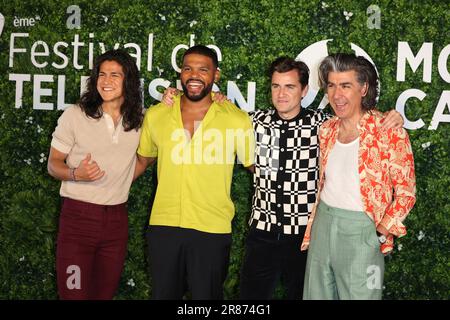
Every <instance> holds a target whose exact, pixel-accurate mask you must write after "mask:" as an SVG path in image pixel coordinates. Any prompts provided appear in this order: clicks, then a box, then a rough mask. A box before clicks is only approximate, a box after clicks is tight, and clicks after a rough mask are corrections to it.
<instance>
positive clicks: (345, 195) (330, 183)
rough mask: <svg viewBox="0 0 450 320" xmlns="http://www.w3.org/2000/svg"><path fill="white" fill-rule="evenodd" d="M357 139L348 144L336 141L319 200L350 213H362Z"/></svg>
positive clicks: (328, 162) (330, 155)
mask: <svg viewBox="0 0 450 320" xmlns="http://www.w3.org/2000/svg"><path fill="white" fill-rule="evenodd" d="M358 149H359V138H357V139H355V140H353V141H352V142H350V143H340V142H339V141H338V140H336V143H335V145H334V146H333V149H331V151H330V154H329V156H328V161H327V165H326V169H325V185H324V187H323V189H322V192H321V193H320V199H321V200H323V201H324V202H325V203H326V204H328V205H330V206H332V207H336V208H341V209H347V210H352V211H364V206H363V202H362V198H361V191H360V180H359V173H358Z"/></svg>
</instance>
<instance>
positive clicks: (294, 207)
mask: <svg viewBox="0 0 450 320" xmlns="http://www.w3.org/2000/svg"><path fill="white" fill-rule="evenodd" d="M251 116H252V119H253V128H254V130H255V135H256V158H255V174H254V175H253V177H254V178H253V184H254V188H255V191H254V194H253V203H252V214H251V217H250V221H249V224H250V226H252V227H255V228H257V229H260V230H265V231H270V232H275V233H282V234H299V233H301V232H304V227H302V228H301V227H300V226H305V225H306V223H307V221H308V214H309V213H310V212H311V210H312V207H313V205H314V202H315V201H316V193H317V183H318V181H317V180H318V177H319V161H318V158H319V139H318V133H319V127H320V125H321V124H322V123H323V122H324V121H326V120H328V119H329V118H330V116H329V115H327V114H325V113H324V112H323V111H322V110H313V109H304V108H302V109H301V112H300V114H299V115H298V116H296V117H295V118H293V119H290V120H283V119H281V118H280V117H279V116H278V114H277V112H276V110H265V111H262V110H258V111H256V112H254V113H253V114H252V115H251Z"/></svg>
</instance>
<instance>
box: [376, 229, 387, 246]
mask: <svg viewBox="0 0 450 320" xmlns="http://www.w3.org/2000/svg"><path fill="white" fill-rule="evenodd" d="M377 236H378V241H379V242H380V243H381V244H383V243H385V242H386V240H387V239H386V236H385V235H384V234H382V233H379V232H378V231H377Z"/></svg>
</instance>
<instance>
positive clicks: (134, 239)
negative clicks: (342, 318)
mask: <svg viewBox="0 0 450 320" xmlns="http://www.w3.org/2000/svg"><path fill="white" fill-rule="evenodd" d="M71 5H77V6H78V9H79V15H78V16H77V15H76V12H75V11H72V9H70V8H69V7H70V6H71ZM370 5H377V6H378V7H379V9H380V11H379V13H380V15H379V17H380V19H379V20H378V22H380V24H379V28H369V26H368V20H370V21H372V22H373V21H375V22H376V18H377V17H376V15H375V16H374V15H373V13H370V12H372V11H370V10H369V13H368V8H369V6H370ZM68 11H69V12H68ZM344 11H345V12H344ZM74 12H75V15H74ZM0 13H1V15H2V16H0V23H1V21H2V20H4V26H3V30H2V31H1V30H0V32H1V34H0V74H1V82H0V92H1V95H0V124H1V125H0V189H1V194H0V299H56V298H57V293H56V280H55V240H56V235H57V228H58V215H59V207H60V199H59V186H60V183H59V182H58V181H56V180H54V179H52V178H51V177H50V176H49V175H48V174H47V165H46V162H47V156H48V151H49V146H50V141H51V133H52V132H53V130H54V128H55V126H56V120H57V119H58V117H59V116H60V115H61V110H57V108H56V103H57V95H56V92H57V90H58V81H57V80H56V79H57V77H56V76H58V75H65V90H64V92H65V101H66V102H67V103H69V102H75V101H76V100H77V98H78V97H79V93H80V81H81V80H80V78H81V76H87V75H88V74H89V69H88V56H89V50H90V49H89V48H90V46H92V47H91V48H92V49H91V50H92V52H93V53H94V56H97V55H98V54H99V52H100V45H99V43H100V42H102V43H104V46H105V47H106V49H109V48H111V47H112V45H113V44H114V43H116V42H117V43H119V44H120V46H121V47H122V46H123V45H124V44H126V43H136V44H139V46H140V48H141V49H142V61H141V73H142V78H143V79H144V96H145V105H146V107H148V106H150V105H152V104H154V103H156V102H157V101H156V100H155V99H153V98H152V97H151V96H150V94H149V91H148V86H149V84H150V82H151V81H152V80H153V79H156V78H160V77H161V78H164V79H167V80H169V81H170V82H171V83H172V86H174V85H175V80H176V79H177V77H178V74H177V73H176V71H175V70H174V68H173V67H172V65H171V53H172V50H173V49H174V48H175V47H176V46H177V45H178V44H185V45H189V41H190V37H191V35H195V38H194V42H195V43H199V44H200V43H201V44H213V45H216V46H217V47H218V48H220V50H221V53H222V60H223V61H222V63H221V70H222V79H221V81H220V82H219V87H221V88H222V90H223V91H225V92H226V88H227V81H234V82H235V84H236V85H237V86H238V88H239V90H240V91H241V93H242V95H243V97H244V98H245V99H247V88H248V87H247V83H248V82H255V84H256V103H255V106H256V108H259V109H266V108H268V107H270V100H269V82H268V79H267V76H266V68H267V66H268V64H269V63H270V61H272V60H273V59H275V58H276V57H278V56H280V55H289V56H293V57H296V56H297V55H298V54H299V53H300V52H301V51H302V50H303V49H305V48H306V47H307V46H309V45H310V44H313V43H315V42H318V41H321V40H325V39H333V41H332V42H330V43H329V45H328V50H329V52H338V51H351V50H350V47H349V43H350V42H353V43H355V44H357V45H358V46H359V47H361V48H363V49H364V50H365V51H366V52H367V53H368V54H369V55H370V57H371V58H372V59H373V61H374V62H375V64H376V66H377V68H378V71H379V73H380V77H381V80H382V81H381V92H382V94H381V98H380V101H379V109H381V110H383V111H384V110H387V109H391V108H394V107H395V105H396V102H397V98H398V97H399V95H400V94H401V93H402V92H404V91H405V90H407V89H411V88H415V89H419V90H422V91H423V92H424V93H425V94H426V97H425V98H424V99H423V100H422V101H421V100H419V99H416V98H412V99H409V100H408V101H407V104H406V107H405V113H406V116H407V117H408V119H410V120H411V121H414V120H417V119H420V118H421V119H422V120H423V121H424V123H425V126H423V127H422V128H420V129H417V130H409V134H410V137H411V140H412V144H413V149H414V156H415V163H416V170H417V203H416V205H415V207H414V209H413V210H412V211H411V213H410V215H409V216H408V217H407V220H406V221H405V223H406V225H407V227H408V234H407V236H405V237H404V238H402V239H400V240H399V241H397V242H396V247H395V250H394V252H393V253H392V254H391V255H390V256H388V257H387V258H386V261H387V265H386V275H385V291H384V298H385V299H448V298H449V297H450V274H449V270H450V268H449V267H450V263H449V252H450V250H449V248H450V237H449V234H450V232H449V231H450V219H449V212H450V205H449V203H448V202H449V201H448V200H449V197H448V192H449V180H450V175H449V171H450V160H449V142H450V139H449V132H450V126H449V125H448V123H446V122H441V123H440V124H439V126H438V128H437V129H436V130H428V126H429V124H430V122H431V119H432V117H433V114H434V112H435V110H436V107H437V105H438V102H439V101H440V99H444V98H445V97H447V98H446V99H447V101H446V102H445V100H442V101H444V102H441V103H444V104H445V110H444V112H443V113H444V114H447V115H448V114H449V113H450V108H449V103H450V102H449V101H448V100H449V98H448V95H449V91H447V90H448V80H447V81H445V79H443V77H441V76H440V73H439V70H438V59H439V56H440V53H441V52H442V51H443V49H444V48H446V47H448V45H449V43H450V41H449V40H450V39H449V35H450V32H449V31H450V30H449V21H450V11H449V3H448V1H433V0H422V1H406V0H399V1H387V0H383V1H357V0H341V1H336V2H334V1H329V0H327V1H316V0H309V1H281V0H278V1H269V0H265V1H264V0H261V1H257V0H239V1H230V0H226V1H208V0H197V1H173V0H165V1H157V0H156V1H139V0H136V1H122V2H117V1H112V0H96V1H92V0H78V1H76V0H73V1H67V0H63V1H49V0H41V1H39V0H27V1H18V0H13V1H8V2H7V1H2V2H1V6H0ZM2 17H3V19H1V18H2ZM371 19H372V20H371ZM373 19H375V20H373ZM370 21H369V22H370ZM78 22H79V25H80V28H76V25H77V23H78ZM369 24H370V23H369ZM1 26H2V25H1V24H0V29H1ZM17 33H28V36H26V37H25V36H20V37H16V38H15V42H14V47H15V48H25V49H26V52H24V53H20V52H18V53H17V52H16V53H14V55H13V65H12V66H11V65H10V60H9V56H10V54H11V47H10V42H11V39H12V34H17ZM90 34H93V35H91V36H90ZM149 34H153V46H152V48H151V49H152V50H151V51H152V52H151V58H152V59H151V62H152V68H151V71H149V70H148V69H150V68H149V67H148V63H147V57H148V56H149V49H150V48H149V47H148V42H149ZM75 35H78V36H79V42H84V46H83V47H80V48H79V56H78V61H77V62H78V64H80V65H83V66H84V67H83V68H82V69H80V70H78V69H77V68H76V67H75V66H74V63H73V59H74V47H73V45H72V44H71V43H72V42H74V41H75V40H74V37H75ZM36 41H43V42H45V43H47V44H48V46H49V55H48V56H47V57H45V56H37V57H35V59H36V61H37V63H41V64H42V63H44V62H45V61H47V62H48V64H47V65H46V66H43V67H36V66H35V65H34V64H33V62H32V59H31V55H30V51H31V49H32V46H33V44H35V42H36ZM59 41H63V42H66V43H67V44H68V46H67V47H66V48H65V47H64V46H59V48H58V50H59V51H61V52H63V53H64V54H65V55H66V56H67V57H68V65H67V67H65V68H63V69H58V68H56V67H54V66H52V62H53V63H55V64H62V63H63V62H64V61H63V59H62V58H61V57H60V56H58V55H57V54H56V53H55V52H54V50H53V46H54V45H55V44H56V43H57V42H59ZM399 41H406V42H407V43H408V45H409V47H410V48H411V51H412V52H413V53H414V55H416V54H417V53H418V51H419V49H420V48H421V47H422V45H423V44H424V43H425V42H431V43H433V47H432V59H431V61H432V65H431V70H432V73H431V74H432V77H431V82H425V81H423V73H424V64H422V65H421V66H420V67H419V68H418V69H417V70H416V71H415V72H414V71H413V70H412V68H411V67H410V66H409V65H408V64H407V66H406V76H405V81H397V79H396V73H397V58H398V42H399ZM35 50H36V52H42V51H44V49H43V46H42V45H37V46H36V48H35ZM128 50H129V52H130V53H136V50H135V49H133V48H128ZM181 54H182V50H181V51H180V53H179V54H178V55H177V60H178V61H179V60H180V57H181ZM443 55H444V68H446V70H447V73H448V70H449V60H448V53H447V54H446V55H447V57H445V54H443ZM441 73H442V70H441ZM11 74H27V75H30V81H25V82H23V100H22V107H20V108H16V107H15V101H16V89H17V87H18V86H17V83H18V81H15V80H11ZM40 75H41V76H42V75H53V76H54V81H53V82H42V83H41V87H42V88H45V89H51V90H52V93H51V94H47V95H48V96H45V95H43V96H41V97H40V98H39V99H40V102H41V103H52V104H53V105H54V107H53V110H37V109H36V106H38V105H39V103H35V102H33V93H35V92H37V91H38V90H37V89H35V88H34V84H35V79H38V78H39V76H40ZM13 77H14V76H13ZM159 90H160V91H162V89H161V88H160V89H159ZM319 96H322V94H319V95H318V98H317V99H316V101H314V103H313V107H315V106H316V105H318V103H319V102H320V100H318V99H319ZM441 97H444V98H441ZM444 118H445V116H444ZM447 122H450V120H447ZM153 180H154V179H153V173H152V172H151V171H150V170H149V171H148V172H147V173H146V175H145V176H144V177H141V178H140V179H139V180H138V181H137V182H136V183H134V185H133V186H132V190H131V194H130V199H129V204H130V206H129V208H130V230H129V231H130V238H129V246H128V257H127V260H126V265H125V269H124V272H123V275H122V279H121V284H120V288H119V291H118V294H117V298H118V299H148V298H149V297H150V294H151V287H150V284H149V281H150V276H151V275H150V274H149V272H148V269H147V268H148V266H147V256H146V245H145V242H144V237H143V235H144V231H145V227H146V225H147V221H148V211H149V210H148V209H149V199H150V196H151V194H152V191H153V189H154V183H153ZM251 193H252V190H251V177H250V175H249V174H248V173H247V172H245V171H244V170H243V169H242V168H241V167H236V169H235V175H234V179H233V186H232V196H233V199H234V201H235V204H236V216H235V218H234V220H233V247H232V254H231V263H230V267H229V275H228V278H227V281H226V284H225V298H226V299H233V298H237V296H238V292H239V286H238V284H239V268H240V266H241V261H242V255H243V241H244V237H245V233H246V230H247V226H246V221H247V219H248V216H249V210H250V199H251ZM282 296H283V291H282V290H278V292H277V297H279V298H281V297H282Z"/></svg>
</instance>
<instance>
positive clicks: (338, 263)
mask: <svg viewBox="0 0 450 320" xmlns="http://www.w3.org/2000/svg"><path fill="white" fill-rule="evenodd" d="M383 277H384V255H383V254H382V253H381V251H380V243H379V242H378V237H377V234H376V229H375V224H374V222H373V221H372V220H371V219H370V218H369V217H368V216H367V214H366V213H364V212H362V211H350V210H343V209H339V208H334V207H331V206H328V205H327V204H326V203H325V202H323V201H321V202H320V203H319V206H318V208H317V212H316V216H315V218H314V222H313V226H312V229H311V241H310V245H309V249H308V258H307V262H306V273H305V284H304V288H303V299H305V300H350V299H351V300H380V299H381V294H382V287H383Z"/></svg>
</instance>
